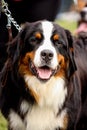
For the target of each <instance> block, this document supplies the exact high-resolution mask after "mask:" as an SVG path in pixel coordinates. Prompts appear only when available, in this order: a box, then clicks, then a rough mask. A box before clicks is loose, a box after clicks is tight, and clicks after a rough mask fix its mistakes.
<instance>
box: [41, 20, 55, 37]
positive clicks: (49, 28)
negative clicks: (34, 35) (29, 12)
mask: <svg viewBox="0 0 87 130" xmlns="http://www.w3.org/2000/svg"><path fill="white" fill-rule="evenodd" d="M42 29H43V34H44V37H46V39H47V38H48V39H49V38H50V36H51V35H52V32H53V24H52V23H51V22H48V21H44V22H42Z"/></svg>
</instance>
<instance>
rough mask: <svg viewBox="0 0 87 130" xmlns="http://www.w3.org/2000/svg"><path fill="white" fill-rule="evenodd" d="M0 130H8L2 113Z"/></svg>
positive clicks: (0, 115)
mask: <svg viewBox="0 0 87 130" xmlns="http://www.w3.org/2000/svg"><path fill="white" fill-rule="evenodd" d="M0 130H7V121H6V120H5V118H4V117H3V116H2V114H1V113H0Z"/></svg>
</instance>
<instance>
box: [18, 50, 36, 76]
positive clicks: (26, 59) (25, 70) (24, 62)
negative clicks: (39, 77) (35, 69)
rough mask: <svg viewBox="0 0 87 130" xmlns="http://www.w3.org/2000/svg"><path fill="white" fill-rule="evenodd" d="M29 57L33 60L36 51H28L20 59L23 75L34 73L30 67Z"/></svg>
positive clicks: (20, 70)
mask: <svg viewBox="0 0 87 130" xmlns="http://www.w3.org/2000/svg"><path fill="white" fill-rule="evenodd" d="M29 59H31V60H32V61H33V59H34V52H31V53H26V55H25V56H24V57H23V58H21V59H20V61H19V73H20V74H21V76H23V75H24V74H29V75H32V73H31V71H30V69H29Z"/></svg>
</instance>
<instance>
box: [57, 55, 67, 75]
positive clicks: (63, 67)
mask: <svg viewBox="0 0 87 130" xmlns="http://www.w3.org/2000/svg"><path fill="white" fill-rule="evenodd" d="M58 61H59V66H60V68H59V69H60V70H59V71H58V73H57V74H56V76H57V77H58V76H59V77H62V76H63V77H65V74H66V69H67V61H65V58H64V56H62V55H61V54H59V55H58Z"/></svg>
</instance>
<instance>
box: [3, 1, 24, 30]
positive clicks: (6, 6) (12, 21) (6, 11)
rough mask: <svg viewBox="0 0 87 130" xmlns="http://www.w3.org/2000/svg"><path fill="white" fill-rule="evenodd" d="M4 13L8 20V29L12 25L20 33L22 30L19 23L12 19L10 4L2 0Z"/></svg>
mask: <svg viewBox="0 0 87 130" xmlns="http://www.w3.org/2000/svg"><path fill="white" fill-rule="evenodd" d="M2 12H4V13H5V15H6V16H7V18H8V24H7V28H9V27H11V23H12V24H13V25H14V26H15V27H16V29H17V30H18V31H19V32H20V31H21V29H22V28H21V27H20V26H19V25H18V24H17V22H16V21H15V20H14V18H13V17H12V14H11V11H10V10H9V9H8V4H7V3H6V2H5V1H4V0H2Z"/></svg>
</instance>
